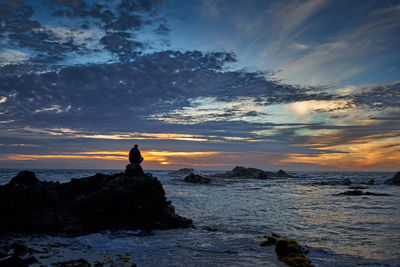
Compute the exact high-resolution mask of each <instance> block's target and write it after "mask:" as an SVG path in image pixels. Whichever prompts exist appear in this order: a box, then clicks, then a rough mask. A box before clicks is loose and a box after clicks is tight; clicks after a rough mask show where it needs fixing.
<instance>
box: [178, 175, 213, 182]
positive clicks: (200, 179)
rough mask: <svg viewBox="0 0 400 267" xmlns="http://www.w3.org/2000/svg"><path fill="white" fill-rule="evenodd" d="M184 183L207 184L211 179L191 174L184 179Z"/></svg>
mask: <svg viewBox="0 0 400 267" xmlns="http://www.w3.org/2000/svg"><path fill="white" fill-rule="evenodd" d="M184 181H185V182H187V183H197V184H208V183H209V182H210V181H211V179H209V178H206V177H203V176H200V175H197V174H193V173H191V174H189V175H188V176H186V177H185V179H184Z"/></svg>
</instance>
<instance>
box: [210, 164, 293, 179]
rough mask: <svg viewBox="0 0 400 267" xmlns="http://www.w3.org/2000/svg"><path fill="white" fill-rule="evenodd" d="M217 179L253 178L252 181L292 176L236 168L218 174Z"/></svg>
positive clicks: (283, 172) (254, 169)
mask: <svg viewBox="0 0 400 267" xmlns="http://www.w3.org/2000/svg"><path fill="white" fill-rule="evenodd" d="M217 176H218V177H224V178H237V177H239V178H241V177H243V178H254V179H268V178H276V177H279V178H289V177H293V176H292V175H290V174H288V173H287V172H285V171H282V170H280V171H278V172H277V173H274V172H267V171H263V170H260V169H256V168H245V167H240V166H237V167H235V168H233V169H232V170H231V171H227V172H225V173H223V174H218V175H217Z"/></svg>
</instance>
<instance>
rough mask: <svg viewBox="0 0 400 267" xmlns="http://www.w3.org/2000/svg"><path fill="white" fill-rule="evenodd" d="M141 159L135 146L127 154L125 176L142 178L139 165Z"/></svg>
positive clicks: (141, 170)
mask: <svg viewBox="0 0 400 267" xmlns="http://www.w3.org/2000/svg"><path fill="white" fill-rule="evenodd" d="M142 161H143V157H142V155H141V154H140V150H139V148H138V145H135V146H134V147H133V148H132V149H131V151H130V152H129V162H130V164H128V165H127V166H126V170H125V174H127V175H129V176H144V172H143V169H142V166H140V163H142Z"/></svg>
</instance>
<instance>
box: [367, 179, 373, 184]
mask: <svg viewBox="0 0 400 267" xmlns="http://www.w3.org/2000/svg"><path fill="white" fill-rule="evenodd" d="M367 184H369V185H373V184H375V179H372V178H371V179H369V180H368V182H367Z"/></svg>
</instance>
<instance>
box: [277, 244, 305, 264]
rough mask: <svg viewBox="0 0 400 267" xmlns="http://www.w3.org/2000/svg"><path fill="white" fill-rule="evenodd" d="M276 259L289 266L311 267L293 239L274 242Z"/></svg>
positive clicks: (301, 249) (302, 250)
mask: <svg viewBox="0 0 400 267" xmlns="http://www.w3.org/2000/svg"><path fill="white" fill-rule="evenodd" d="M275 252H276V254H277V255H278V258H279V259H280V260H281V261H283V262H284V263H286V264H287V265H289V266H296V267H297V266H302V267H311V266H313V265H311V261H310V259H308V258H307V257H306V256H305V255H304V249H303V248H302V247H301V246H300V245H299V244H298V243H297V241H296V240H295V239H289V238H282V239H280V240H278V241H277V242H276V245H275Z"/></svg>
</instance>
